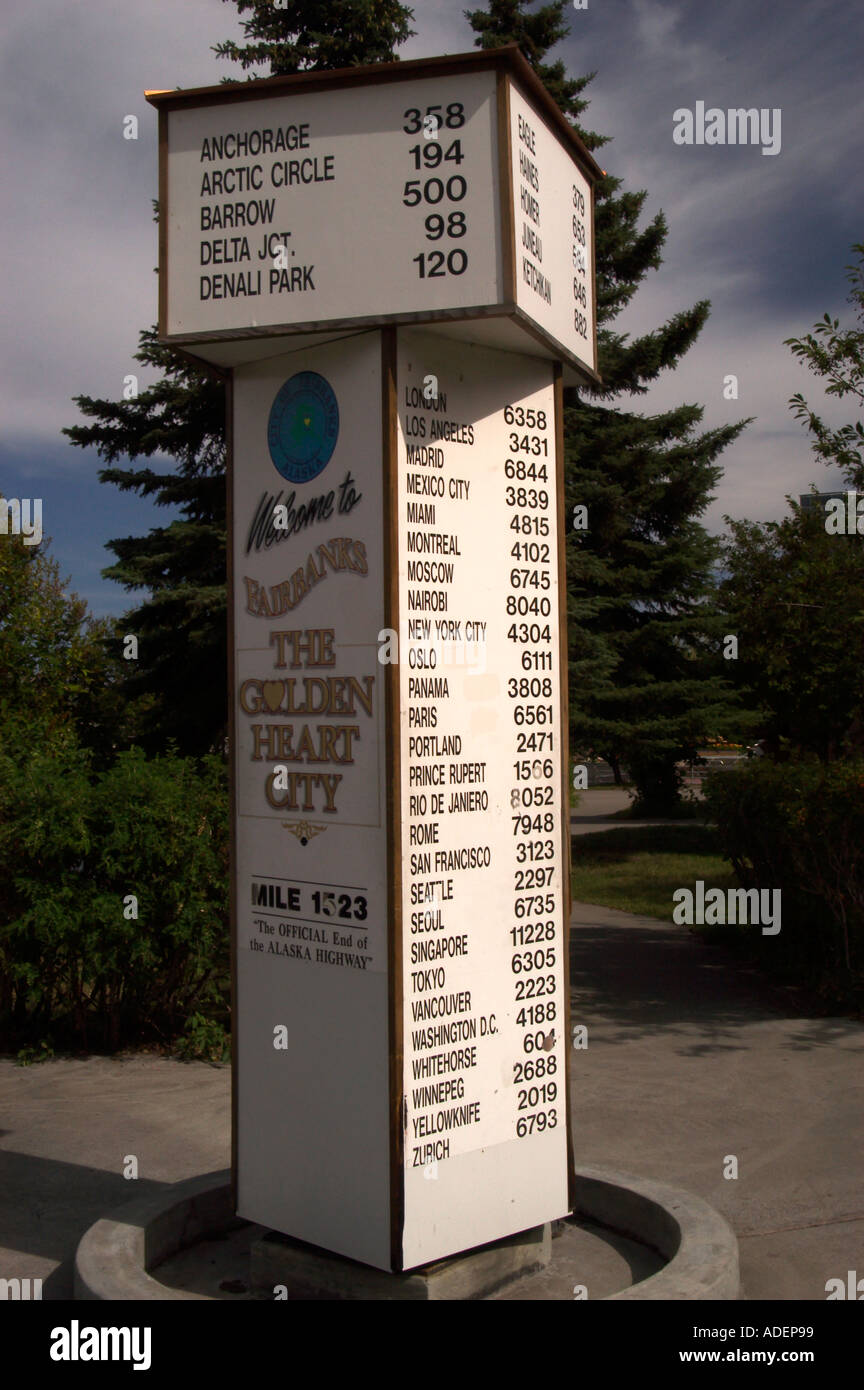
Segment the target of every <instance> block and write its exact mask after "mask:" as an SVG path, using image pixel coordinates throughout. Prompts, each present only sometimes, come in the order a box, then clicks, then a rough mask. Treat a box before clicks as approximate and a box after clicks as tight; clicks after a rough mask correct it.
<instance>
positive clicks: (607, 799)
mask: <svg viewBox="0 0 864 1390" xmlns="http://www.w3.org/2000/svg"><path fill="white" fill-rule="evenodd" d="M578 795H579V803H578V805H577V806H575V807H574V808H573V810H572V811H571V812H570V834H571V835H596V834H597V833H598V832H599V831H601V830H627V829H628V828H633V827H637V826H638V827H642V826H647V825H689V824H692V822H690V821H687V820H681V819H679V820H643V819H642V818H639V819H638V820H630V819H629V818H621V819H619V820H613V819H612V817H613V816H614V815H615V814H616V812H617V811H626V810H627V809H628V807H630V806H631V805H632V803H633V798H632V796H631V795H630V793H629V792H628V791H627V790H626V789H625V788H624V787H588V788H586V790H585V791H582V792H579V794H578Z"/></svg>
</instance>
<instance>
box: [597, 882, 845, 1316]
mask: <svg viewBox="0 0 864 1390" xmlns="http://www.w3.org/2000/svg"><path fill="white" fill-rule="evenodd" d="M571 922H572V929H573V930H572V954H571V983H572V989H573V994H572V998H573V1005H572V1021H573V1022H574V1023H579V1022H581V1023H585V1024H586V1025H587V1028H588V1047H587V1049H586V1050H585V1051H574V1052H571V1059H572V1063H573V1065H572V1067H571V1081H572V1084H571V1094H572V1098H573V1113H574V1140H575V1153H576V1164H577V1167H578V1165H579V1163H580V1162H582V1163H585V1164H607V1165H610V1166H611V1167H614V1168H621V1169H623V1170H625V1171H630V1172H634V1173H639V1174H642V1175H644V1176H645V1177H649V1178H655V1179H658V1180H660V1181H662V1182H669V1183H672V1184H677V1185H680V1186H681V1187H687V1188H689V1189H690V1190H691V1191H692V1192H696V1193H698V1194H699V1195H700V1196H702V1197H704V1198H705V1199H706V1200H707V1201H708V1202H710V1203H711V1204H712V1206H714V1207H715V1208H716V1209H717V1210H718V1211H720V1212H722V1214H723V1215H724V1216H725V1217H726V1219H727V1220H728V1221H729V1223H730V1224H731V1226H732V1227H733V1229H734V1230H735V1232H736V1233H737V1235H738V1239H739V1242H740V1248H741V1270H742V1279H743V1284H744V1296H745V1297H746V1298H749V1299H772V1298H779V1299H822V1300H824V1298H825V1283H826V1280H828V1279H831V1278H842V1279H845V1278H846V1273H847V1271H848V1270H850V1269H854V1270H858V1272H859V1277H861V1276H864V1181H862V1178H864V1027H862V1025H861V1024H859V1023H856V1022H854V1021H851V1020H848V1019H843V1018H830V1019H819V1018H802V1017H800V1016H798V1015H797V1014H796V1012H795V1010H794V1009H793V1008H789V1009H787V1008H784V1006H783V1004H782V1002H778V997H777V994H776V993H774V992H772V991H769V990H768V989H767V988H766V986H765V985H764V983H763V982H762V980H761V979H760V978H759V977H757V976H755V975H751V974H748V973H746V972H742V971H741V970H739V969H735V968H733V967H732V966H731V965H730V964H729V960H728V957H727V956H725V955H724V954H723V953H721V952H719V951H717V950H714V949H711V948H709V947H707V946H704V945H703V944H702V943H701V942H699V941H698V940H696V939H695V938H694V937H692V936H691V935H690V934H689V933H688V932H687V930H686V929H685V928H683V927H675V926H672V925H671V924H667V923H665V922H659V921H657V920H656V919H654V918H651V917H635V916H632V915H631V914H629V913H624V912H617V911H614V910H612V909H611V908H602V907H589V906H587V905H586V904H584V903H579V904H576V905H575V906H574V909H573V915H572V919H571ZM727 1155H733V1156H734V1157H736V1158H737V1160H738V1178H737V1180H735V1179H725V1178H724V1176H723V1171H724V1164H725V1163H726V1156H727Z"/></svg>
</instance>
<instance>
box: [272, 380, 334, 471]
mask: <svg viewBox="0 0 864 1390" xmlns="http://www.w3.org/2000/svg"><path fill="white" fill-rule="evenodd" d="M338 438H339V406H338V404H337V401H336V396H335V393H334V391H333V387H332V386H331V385H330V383H329V381H327V380H326V379H325V378H324V377H323V376H319V374H318V372H297V374H296V376H292V377H289V379H288V380H287V381H286V382H285V385H284V386H282V387H280V388H279V391H278V392H277V395H276V399H275V400H274V402H273V404H272V406H271V407H270V419H269V420H268V422H267V444H268V446H269V449H270V457H271V459H272V460H273V463H274V465H275V466H276V468H277V469H278V470H279V472H280V473H281V474H282V477H283V478H287V480H288V482H289V483H308V482H310V481H311V479H312V478H317V477H318V474H319V473H323V471H324V469H325V468H326V467H327V464H328V463H329V462H330V459H331V458H332V456H333V450H334V449H335V448H336V440H337V439H338Z"/></svg>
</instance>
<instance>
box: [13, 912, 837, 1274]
mask: <svg viewBox="0 0 864 1390" xmlns="http://www.w3.org/2000/svg"><path fill="white" fill-rule="evenodd" d="M572 927H573V932H572V946H573V955H572V977H571V978H572V985H573V1014H572V1017H573V1022H574V1023H584V1024H586V1025H587V1028H588V1047H587V1049H586V1050H584V1051H577V1050H574V1051H571V1053H570V1057H571V1063H572V1067H571V1077H572V1083H571V1089H572V1096H573V1113H574V1137H575V1152H576V1162H577V1166H578V1165H579V1164H586V1165H588V1164H590V1165H593V1164H597V1165H602V1166H607V1167H613V1168H620V1169H624V1170H625V1171H630V1172H633V1173H636V1174H640V1175H642V1176H644V1177H648V1178H655V1179H659V1180H660V1181H662V1182H667V1183H672V1184H674V1185H678V1186H681V1187H685V1188H689V1189H690V1190H691V1191H693V1192H695V1193H697V1194H698V1195H700V1196H702V1197H704V1198H705V1199H706V1200H707V1201H709V1202H710V1203H711V1204H712V1205H713V1206H715V1207H716V1208H717V1209H718V1210H719V1211H720V1212H722V1214H723V1215H724V1216H725V1217H726V1218H727V1220H728V1221H729V1222H730V1224H731V1225H732V1227H733V1229H734V1230H735V1231H736V1233H737V1235H738V1237H739V1241H740V1246H741V1267H742V1278H743V1282H744V1291H745V1296H746V1297H748V1298H750V1299H773V1298H779V1299H820V1300H822V1299H824V1298H825V1282H826V1280H827V1279H830V1278H842V1279H845V1277H846V1273H847V1270H850V1269H853V1270H857V1271H858V1272H859V1275H860V1276H864V1188H862V1168H864V1159H862V1153H864V1144H862V1140H864V1124H862V1114H864V1103H862V1102H864V1028H862V1027H861V1025H859V1024H858V1023H854V1022H850V1021H847V1020H844V1019H811V1018H801V1017H796V1016H794V1014H793V1013H792V1011H791V1010H790V1011H784V1009H783V1008H782V1006H778V1004H777V1003H776V996H773V995H772V994H771V993H770V992H769V991H768V989H767V987H766V986H765V985H764V984H762V983H761V982H760V981H759V980H758V979H757V978H756V977H753V976H748V975H746V974H742V973H741V972H740V971H738V970H736V969H734V968H733V967H732V966H731V965H730V964H729V962H728V960H727V958H726V957H724V956H723V955H722V954H720V953H718V952H717V951H715V950H712V949H709V948H708V947H705V946H703V945H702V944H701V943H699V942H698V941H697V940H695V939H694V938H693V937H691V936H690V935H688V933H687V932H686V930H685V929H684V928H680V927H674V926H671V925H667V924H666V923H663V922H658V921H655V920H654V919H652V918H640V917H633V916H630V915H629V914H627V913H621V912H615V911H612V910H611V909H607V908H599V907H588V906H585V905H584V904H578V905H576V907H575V908H574V911H573V917H572ZM229 1088H230V1074H229V1069H228V1068H227V1067H211V1066H208V1065H206V1064H204V1063H189V1064H184V1063H181V1062H174V1061H168V1060H165V1059H161V1058H157V1057H148V1056H136V1057H133V1058H130V1059H127V1060H114V1059H109V1058H91V1059H89V1060H85V1061H63V1060H59V1061H51V1062H46V1063H41V1064H39V1065H36V1066H31V1067H17V1066H16V1065H15V1064H14V1063H13V1062H11V1061H0V1278H15V1277H17V1278H41V1279H42V1280H43V1281H44V1290H43V1293H44V1297H45V1298H68V1297H69V1296H70V1294H71V1268H70V1261H71V1258H72V1255H73V1254H74V1250H75V1246H76V1245H77V1242H78V1240H79V1238H80V1236H81V1235H82V1234H83V1232H84V1231H85V1230H86V1229H87V1227H88V1226H89V1225H91V1223H92V1222H93V1221H95V1220H97V1219H98V1218H99V1217H101V1216H103V1215H105V1214H106V1213H107V1212H109V1211H111V1210H112V1209H113V1208H115V1207H117V1206H118V1205H120V1204H122V1203H123V1202H124V1201H126V1200H127V1199H129V1200H131V1198H133V1197H135V1196H141V1195H144V1194H145V1192H146V1191H148V1190H155V1189H157V1188H158V1187H160V1186H161V1185H163V1184H166V1183H172V1182H177V1181H179V1180H180V1179H182V1178H187V1177H191V1176H193V1175H195V1174H199V1173H205V1172H210V1171H212V1170H214V1169H217V1168H222V1167H225V1166H227V1165H228V1163H229V1128H230V1118H229V1116H230V1107H229ZM127 1155H135V1157H136V1158H137V1160H138V1171H139V1178H138V1180H137V1182H133V1181H128V1180H126V1179H124V1177H123V1166H124V1162H125V1160H126V1158H127ZM727 1155H734V1156H735V1157H737V1160H738V1171H739V1176H738V1178H737V1180H724V1178H723V1168H724V1162H725V1161H726V1156H727ZM586 1282H588V1283H589V1297H590V1280H587V1281H586Z"/></svg>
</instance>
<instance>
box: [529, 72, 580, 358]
mask: <svg viewBox="0 0 864 1390" xmlns="http://www.w3.org/2000/svg"><path fill="white" fill-rule="evenodd" d="M510 149H511V154H512V162H513V163H512V176H513V187H514V190H515V194H516V197H515V217H516V286H517V290H516V296H517V302H518V304H519V307H520V309H524V310H525V312H526V313H527V314H529V315H530V317H531V318H532V319H534V320H535V322H536V323H537V324H539V325H540V327H542V328H544V329H545V330H546V332H547V333H549V334H550V335H551V337H553V338H554V339H555V340H556V341H557V342H558V343H560V344H562V346H564V347H565V348H566V349H567V351H568V352H573V353H575V354H576V355H577V356H578V357H580V358H581V359H582V361H583V362H586V363H588V364H589V365H591V366H593V365H594V301H593V292H592V286H593V268H594V249H593V219H592V216H591V184H590V183H589V182H588V180H587V179H586V177H585V175H584V174H583V173H582V172H581V170H580V169H579V167H578V165H577V164H576V163H575V162H574V161H573V159H572V157H571V155H570V154H569V153H568V151H567V150H566V149H565V148H564V146H563V145H562V144H561V141H560V140H559V139H558V137H557V136H556V135H555V134H554V133H553V131H552V130H551V129H550V127H549V126H548V125H547V123H546V122H545V121H544V120H543V119H542V117H541V116H540V115H539V114H538V113H537V112H536V111H535V110H534V108H533V107H532V106H530V105H529V103H528V102H527V101H526V100H525V97H524V96H523V95H522V93H521V92H520V91H519V89H518V88H517V87H515V86H511V88H510Z"/></svg>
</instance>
